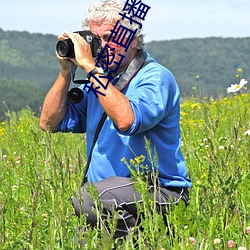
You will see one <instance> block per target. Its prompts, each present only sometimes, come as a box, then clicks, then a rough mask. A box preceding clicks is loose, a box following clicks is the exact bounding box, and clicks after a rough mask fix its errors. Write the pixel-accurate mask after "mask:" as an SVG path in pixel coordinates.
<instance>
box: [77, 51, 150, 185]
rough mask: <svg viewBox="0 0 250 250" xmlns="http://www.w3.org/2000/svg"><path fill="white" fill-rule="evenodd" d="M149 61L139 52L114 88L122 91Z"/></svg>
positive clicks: (85, 173) (98, 131) (99, 128)
mask: <svg viewBox="0 0 250 250" xmlns="http://www.w3.org/2000/svg"><path fill="white" fill-rule="evenodd" d="M149 62H150V61H146V55H145V54H144V52H143V50H139V51H138V53H137V55H136V57H135V58H134V59H133V60H132V61H131V63H130V64H129V66H128V67H127V69H126V70H125V72H124V73H123V74H122V76H121V77H120V79H119V80H118V82H117V83H116V85H115V87H116V89H118V90H119V91H121V92H122V91H123V90H124V89H125V88H126V87H127V86H128V84H129V83H130V81H131V80H132V79H133V78H134V76H135V75H136V74H137V72H138V71H139V70H140V69H142V68H143V67H144V66H146V65H147V64H148V63H149ZM106 117H107V114H106V113H105V112H104V113H103V114H102V117H101V119H100V121H99V123H98V125H97V129H96V132H95V136H94V139H93V142H92V145H91V149H90V153H89V156H88V160H87V163H86V167H85V170H84V175H83V180H82V184H81V186H83V185H84V184H85V183H86V182H87V174H88V169H89V164H90V161H91V158H92V152H93V149H94V146H95V143H96V141H97V139H98V136H99V134H100V131H101V129H102V126H103V124H104V122H105V120H106Z"/></svg>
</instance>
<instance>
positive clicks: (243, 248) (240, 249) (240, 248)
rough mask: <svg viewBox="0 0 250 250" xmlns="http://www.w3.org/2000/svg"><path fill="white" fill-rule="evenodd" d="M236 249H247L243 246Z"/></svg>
mask: <svg viewBox="0 0 250 250" xmlns="http://www.w3.org/2000/svg"><path fill="white" fill-rule="evenodd" d="M238 250H247V249H246V248H245V247H239V248H238Z"/></svg>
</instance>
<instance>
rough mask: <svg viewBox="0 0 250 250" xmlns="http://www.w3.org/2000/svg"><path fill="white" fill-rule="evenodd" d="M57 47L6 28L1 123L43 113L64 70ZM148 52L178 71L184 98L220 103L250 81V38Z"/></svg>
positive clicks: (1, 34)
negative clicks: (9, 116)
mask: <svg viewBox="0 0 250 250" xmlns="http://www.w3.org/2000/svg"><path fill="white" fill-rule="evenodd" d="M56 43H57V37H56V36H54V35H43V34H38V33H28V32H18V31H4V30H2V29H0V101H1V104H0V120H2V119H3V118H4V113H5V112H6V111H7V107H8V109H9V110H11V111H18V110H20V109H22V108H24V107H30V108H31V109H32V110H33V111H34V112H35V113H36V114H39V110H40V108H41V105H42V102H43V99H44V97H45V95H46V92H47V91H48V89H49V88H50V87H51V86H52V84H53V83H54V81H55V79H56V77H57V74H58V72H59V70H60V65H59V63H58V62H57V59H56V56H55V46H56ZM145 49H146V51H147V52H148V53H149V54H150V55H151V56H152V57H154V58H155V59H156V60H157V61H158V62H159V63H161V64H163V65H164V66H165V67H167V68H168V69H169V70H170V71H172V73H173V74H174V76H175V78H176V80H177V82H178V85H179V87H180V90H181V94H182V97H184V98H185V97H189V96H191V95H195V96H197V97H202V96H208V97H209V96H213V97H214V98H217V97H219V96H221V95H225V93H226V88H227V87H228V86H230V85H231V84H234V83H237V82H238V81H239V79H240V78H245V79H250V68H249V67H250V38H219V37H210V38H203V39H198V38H192V39H178V40H166V41H152V42H150V43H146V46H145ZM239 68H240V69H242V70H241V71H239V70H238V69H239ZM239 72H240V73H239Z"/></svg>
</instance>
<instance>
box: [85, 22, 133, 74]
mask: <svg viewBox="0 0 250 250" xmlns="http://www.w3.org/2000/svg"><path fill="white" fill-rule="evenodd" d="M89 25H90V30H91V32H92V33H93V34H95V35H96V36H98V37H99V38H101V40H102V47H103V48H104V47H105V45H106V44H107V45H109V47H110V49H114V50H112V52H111V51H110V49H108V52H109V53H108V55H109V58H110V61H111V59H112V58H113V56H112V55H111V53H113V54H114V60H113V62H112V63H111V64H110V65H109V66H108V68H109V69H110V70H115V69H116V68H117V64H115V63H114V62H115V61H116V62H119V61H120V60H121V56H120V55H119V54H121V55H123V56H125V58H123V59H122V62H121V64H120V67H119V70H117V74H118V73H120V72H121V71H123V70H124V69H125V68H126V67H127V66H128V64H129V63H130V61H131V60H132V59H133V58H134V52H132V48H131V47H132V46H131V45H130V47H129V48H128V50H127V51H126V52H125V49H126V48H124V47H123V46H120V45H118V44H117V43H114V42H112V39H110V42H108V43H107V41H108V39H109V37H110V35H111V33H112V32H111V30H112V29H113V28H114V27H115V25H114V24H111V23H108V22H105V21H104V22H103V23H102V24H101V25H98V24H96V23H94V22H92V20H90V24H89ZM133 51H134V50H133ZM106 55H107V53H104V56H106ZM103 61H105V62H106V61H107V60H106V59H105V58H104V59H103Z"/></svg>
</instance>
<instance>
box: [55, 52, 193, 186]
mask: <svg viewBox="0 0 250 250" xmlns="http://www.w3.org/2000/svg"><path fill="white" fill-rule="evenodd" d="M147 60H149V61H150V63H149V64H147V65H146V66H145V67H143V68H142V69H141V70H140V71H139V72H138V73H137V74H136V75H135V77H134V78H133V79H132V80H131V82H130V84H129V85H128V86H127V87H126V88H125V89H124V90H123V91H122V93H123V94H124V95H125V96H126V97H127V98H128V99H129V101H130V104H131V107H132V109H133V112H134V116H135V120H134V123H133V125H132V126H131V128H130V129H129V130H128V131H127V132H125V133H123V132H121V131H119V130H118V129H117V127H116V126H115V124H114V123H113V122H112V120H111V119H110V118H109V117H107V118H106V120H105V122H104V124H103V127H102V130H101V132H100V134H99V137H98V140H97V142H96V144H95V147H94V149H93V153H92V159H91V162H90V165H89V170H88V181H89V182H96V181H100V180H103V179H105V178H107V177H110V176H123V177H129V176H130V171H129V169H128V167H127V166H126V165H125V163H123V162H122V161H121V159H122V158H125V159H126V161H127V162H128V163H129V162H130V159H134V158H135V157H136V156H140V155H144V156H145V157H146V158H145V161H144V165H147V166H148V167H149V168H152V163H151V162H150V159H149V156H148V153H147V150H146V143H145V139H148V140H149V142H150V146H151V149H152V150H151V152H156V153H157V157H155V158H157V161H158V164H157V165H158V166H154V167H157V171H158V173H159V179H160V182H161V184H162V185H163V186H173V187H191V185H192V184H191V180H190V179H189V178H188V177H187V168H186V165H185V161H184V159H183V155H182V152H181V137H180V125H179V119H180V103H179V96H180V91H179V88H178V86H177V83H176V81H175V79H174V77H173V75H172V73H171V72H170V71H169V70H168V69H166V68H165V67H163V66H162V65H160V64H159V63H157V62H156V61H155V60H154V59H153V58H151V57H150V56H149V55H148V57H147ZM118 77H119V76H117V79H114V81H113V82H112V83H113V84H115V82H117V80H118ZM102 92H103V93H105V90H103V89H102ZM102 113H103V109H102V107H101V105H100V103H99V101H98V98H96V96H95V94H94V93H93V92H92V91H89V93H87V91H85V92H84V99H83V100H82V101H81V102H80V103H78V104H74V103H70V102H69V103H68V108H67V113H66V115H65V117H64V119H63V121H62V122H61V123H60V124H59V126H58V131H61V132H70V131H71V132H75V133H84V132H86V135H87V155H89V152H90V149H91V145H92V141H93V138H94V135H95V131H96V128H97V125H98V123H99V121H100V118H101V116H102ZM153 157H154V156H153Z"/></svg>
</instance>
